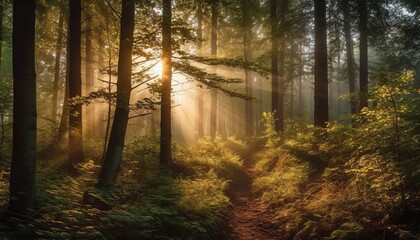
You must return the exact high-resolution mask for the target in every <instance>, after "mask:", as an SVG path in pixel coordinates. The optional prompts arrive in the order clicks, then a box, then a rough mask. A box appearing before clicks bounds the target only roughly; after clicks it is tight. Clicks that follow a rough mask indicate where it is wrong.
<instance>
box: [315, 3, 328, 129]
mask: <svg viewBox="0 0 420 240" xmlns="http://www.w3.org/2000/svg"><path fill="white" fill-rule="evenodd" d="M327 57H328V56H327V20H326V3H325V0H316V1H315V94H314V95H315V98H314V100H315V105H314V124H315V126H318V127H324V128H325V127H326V126H327V122H328V59H327Z"/></svg>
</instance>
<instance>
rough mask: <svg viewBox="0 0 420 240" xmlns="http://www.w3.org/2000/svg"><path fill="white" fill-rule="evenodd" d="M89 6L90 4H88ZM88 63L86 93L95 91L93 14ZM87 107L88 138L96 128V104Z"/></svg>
mask: <svg viewBox="0 0 420 240" xmlns="http://www.w3.org/2000/svg"><path fill="white" fill-rule="evenodd" d="M88 6H89V5H88ZM85 42H86V52H85V54H86V64H85V74H86V80H85V92H86V95H88V94H89V93H91V92H93V91H94V89H95V88H94V79H93V77H94V73H93V57H92V56H93V54H92V16H88V17H87V19H86V34H85ZM85 108H86V113H89V114H86V128H85V130H86V133H85V136H87V137H88V138H92V137H93V133H94V129H95V115H96V114H95V104H89V105H88V106H86V107H85Z"/></svg>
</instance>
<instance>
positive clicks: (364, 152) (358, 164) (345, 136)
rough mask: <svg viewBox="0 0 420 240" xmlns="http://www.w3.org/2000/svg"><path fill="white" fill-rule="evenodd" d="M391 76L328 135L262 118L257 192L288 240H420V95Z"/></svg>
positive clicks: (334, 124) (268, 116) (405, 81)
mask: <svg viewBox="0 0 420 240" xmlns="http://www.w3.org/2000/svg"><path fill="white" fill-rule="evenodd" d="M411 80H412V76H411V75H410V73H407V74H403V75H401V76H389V79H388V80H387V81H384V82H382V83H381V84H379V85H378V86H377V87H376V88H375V89H373V91H372V95H373V96H372V101H373V102H374V103H375V104H374V106H373V107H371V108H369V109H363V111H362V113H361V114H359V115H357V116H352V118H353V123H352V124H351V125H349V124H346V123H340V122H331V123H329V125H328V127H327V128H326V129H319V128H315V127H313V126H312V125H305V124H303V123H297V122H287V123H286V125H287V126H288V128H287V130H286V131H285V132H284V134H281V135H279V134H277V133H275V132H274V130H273V127H272V124H273V115H272V114H265V116H264V117H265V125H266V126H265V129H266V131H265V133H264V134H265V138H266V142H267V143H266V145H265V155H264V157H263V158H262V159H260V160H259V161H258V162H257V163H256V165H255V169H256V173H257V176H258V177H257V178H256V179H255V181H254V183H253V186H254V188H255V190H256V191H257V193H258V194H259V196H260V198H261V200H262V201H263V202H265V203H266V204H268V205H269V206H270V207H271V208H272V209H273V210H274V211H275V212H276V220H275V222H276V224H277V225H278V226H279V227H280V228H281V230H282V232H283V234H284V238H285V239H318V238H323V239H419V238H420V227H419V226H420V225H419V220H418V219H420V218H419V217H420V204H419V192H418V186H419V184H420V181H419V180H420V178H419V169H420V164H419V161H418V160H419V157H418V156H419V155H420V148H419V146H420V142H419V137H420V131H419V128H418V126H419V125H418V119H420V111H419V109H418V104H416V103H418V101H419V100H420V99H419V95H418V93H416V91H417V90H416V89H413V88H412V85H411Z"/></svg>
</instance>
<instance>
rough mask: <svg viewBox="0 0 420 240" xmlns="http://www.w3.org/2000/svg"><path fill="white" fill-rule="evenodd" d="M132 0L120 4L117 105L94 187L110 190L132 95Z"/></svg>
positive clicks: (120, 152) (116, 169) (120, 154)
mask: <svg viewBox="0 0 420 240" xmlns="http://www.w3.org/2000/svg"><path fill="white" fill-rule="evenodd" d="M134 10H135V4H134V0H123V1H122V12H121V28H120V48H119V59H118V81H117V105H116V109H115V115H114V121H113V123H112V129H111V136H110V138H109V142H108V148H107V150H106V154H105V158H104V161H103V165H102V169H101V172H100V174H99V177H98V183H97V185H96V187H98V188H101V189H109V188H112V187H113V186H114V184H115V181H116V179H117V175H118V172H119V170H120V164H121V157H122V153H123V149H124V139H125V134H126V130H127V123H128V115H129V111H130V109H129V105H130V94H131V66H132V61H131V55H132V50H133V33H134Z"/></svg>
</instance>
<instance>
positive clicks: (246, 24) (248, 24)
mask: <svg viewBox="0 0 420 240" xmlns="http://www.w3.org/2000/svg"><path fill="white" fill-rule="evenodd" d="M241 3H242V14H243V16H242V20H243V46H244V59H245V61H250V60H251V57H252V55H251V54H252V53H251V38H252V29H251V28H252V21H251V17H250V13H249V10H250V9H249V8H250V4H249V1H248V0H242V1H241ZM245 93H246V94H248V95H252V74H251V72H250V71H249V70H245ZM253 135H254V112H253V101H251V100H247V101H245V136H247V137H251V136H253Z"/></svg>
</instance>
